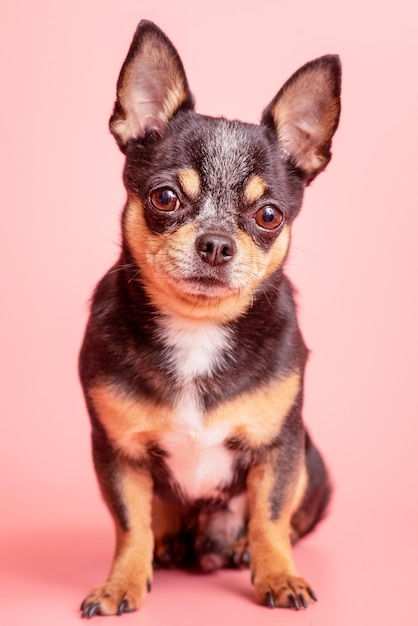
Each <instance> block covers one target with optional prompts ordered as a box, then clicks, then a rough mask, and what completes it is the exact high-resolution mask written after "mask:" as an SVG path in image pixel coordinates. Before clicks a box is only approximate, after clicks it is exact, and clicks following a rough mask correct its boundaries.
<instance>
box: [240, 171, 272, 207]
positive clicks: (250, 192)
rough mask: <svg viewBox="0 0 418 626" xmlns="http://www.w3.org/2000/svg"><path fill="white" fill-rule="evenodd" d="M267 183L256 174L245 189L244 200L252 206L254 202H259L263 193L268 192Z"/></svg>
mask: <svg viewBox="0 0 418 626" xmlns="http://www.w3.org/2000/svg"><path fill="white" fill-rule="evenodd" d="M266 187H267V185H266V183H265V182H264V180H263V179H262V178H261V176H259V175H258V174H254V175H253V176H251V178H250V179H249V181H248V183H247V185H246V187H245V189H244V198H245V200H246V201H247V202H248V204H252V203H253V202H257V200H259V199H260V198H261V197H262V195H263V193H264V192H265V190H266Z"/></svg>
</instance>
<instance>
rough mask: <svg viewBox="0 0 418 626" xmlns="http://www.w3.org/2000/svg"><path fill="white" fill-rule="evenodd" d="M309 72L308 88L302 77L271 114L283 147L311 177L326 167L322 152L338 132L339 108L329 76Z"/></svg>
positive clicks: (285, 92)
mask: <svg viewBox="0 0 418 626" xmlns="http://www.w3.org/2000/svg"><path fill="white" fill-rule="evenodd" d="M309 73H310V75H311V77H310V80H309V83H308V86H307V87H305V86H304V84H303V76H300V77H299V79H298V80H296V81H294V82H291V83H290V84H289V85H288V87H287V88H286V89H285V91H284V93H283V95H282V97H281V98H280V100H279V101H278V102H277V104H276V106H275V108H274V109H273V111H272V113H273V118H274V121H275V124H276V128H277V130H278V135H279V139H280V142H281V145H282V147H283V148H284V149H285V150H286V151H287V152H288V153H289V154H290V155H292V157H293V158H294V159H295V161H296V164H297V165H298V166H299V167H301V168H302V169H303V170H304V171H305V172H306V173H308V174H309V175H311V174H314V173H315V172H317V171H319V170H321V169H322V167H323V166H324V165H326V159H325V157H324V155H323V154H321V149H322V148H323V146H324V145H326V144H327V142H328V141H329V139H330V137H331V136H332V134H333V132H334V130H335V121H336V119H338V113H339V106H340V105H339V100H338V98H333V97H332V96H331V94H332V91H333V84H332V81H331V80H330V77H329V76H328V75H327V74H326V73H324V72H323V71H322V70H321V69H320V68H316V69H312V68H310V70H309ZM325 101H326V105H325V107H326V108H325V107H324V104H323V103H324V102H325Z"/></svg>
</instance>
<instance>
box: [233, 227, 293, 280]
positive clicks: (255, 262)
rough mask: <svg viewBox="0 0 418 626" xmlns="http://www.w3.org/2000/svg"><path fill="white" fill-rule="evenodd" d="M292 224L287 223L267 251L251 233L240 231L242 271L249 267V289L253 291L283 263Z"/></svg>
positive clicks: (239, 244)
mask: <svg viewBox="0 0 418 626" xmlns="http://www.w3.org/2000/svg"><path fill="white" fill-rule="evenodd" d="M290 234H291V231H290V226H288V225H286V226H285V227H284V228H283V230H282V231H281V233H280V234H279V236H278V237H277V239H276V241H275V242H274V244H273V245H272V246H271V248H270V249H269V250H267V251H264V250H261V249H260V248H258V247H257V246H256V245H255V244H254V241H253V240H252V238H251V237H250V235H248V234H247V233H245V232H243V231H239V232H238V251H239V263H240V264H241V267H242V273H244V272H245V271H246V269H247V268H248V278H247V283H248V289H249V290H250V291H251V292H253V291H255V290H256V289H257V287H258V286H259V285H260V284H261V283H262V281H263V280H265V279H266V278H268V277H269V276H270V275H271V274H272V273H273V272H274V271H275V270H276V269H278V268H279V267H281V266H282V265H283V262H284V260H285V258H286V254H287V251H288V249H289V245H290Z"/></svg>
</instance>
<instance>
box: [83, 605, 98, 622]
mask: <svg viewBox="0 0 418 626" xmlns="http://www.w3.org/2000/svg"><path fill="white" fill-rule="evenodd" d="M99 612H100V602H96V603H94V602H90V603H89V604H86V606H85V607H84V609H83V613H82V614H81V617H87V619H91V618H92V617H93V616H94V615H96V614H98V613H99Z"/></svg>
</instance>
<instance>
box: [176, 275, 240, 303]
mask: <svg viewBox="0 0 418 626" xmlns="http://www.w3.org/2000/svg"><path fill="white" fill-rule="evenodd" d="M175 286H176V288H177V289H178V290H180V291H182V292H183V293H185V294H189V295H191V296H199V297H201V298H225V297H227V296H230V295H232V294H233V293H236V291H237V289H236V287H234V286H233V285H232V284H231V282H230V281H229V280H227V279H224V278H220V277H219V276H213V275H207V276H205V275H194V276H187V277H181V278H179V279H178V280H176V281H175Z"/></svg>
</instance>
